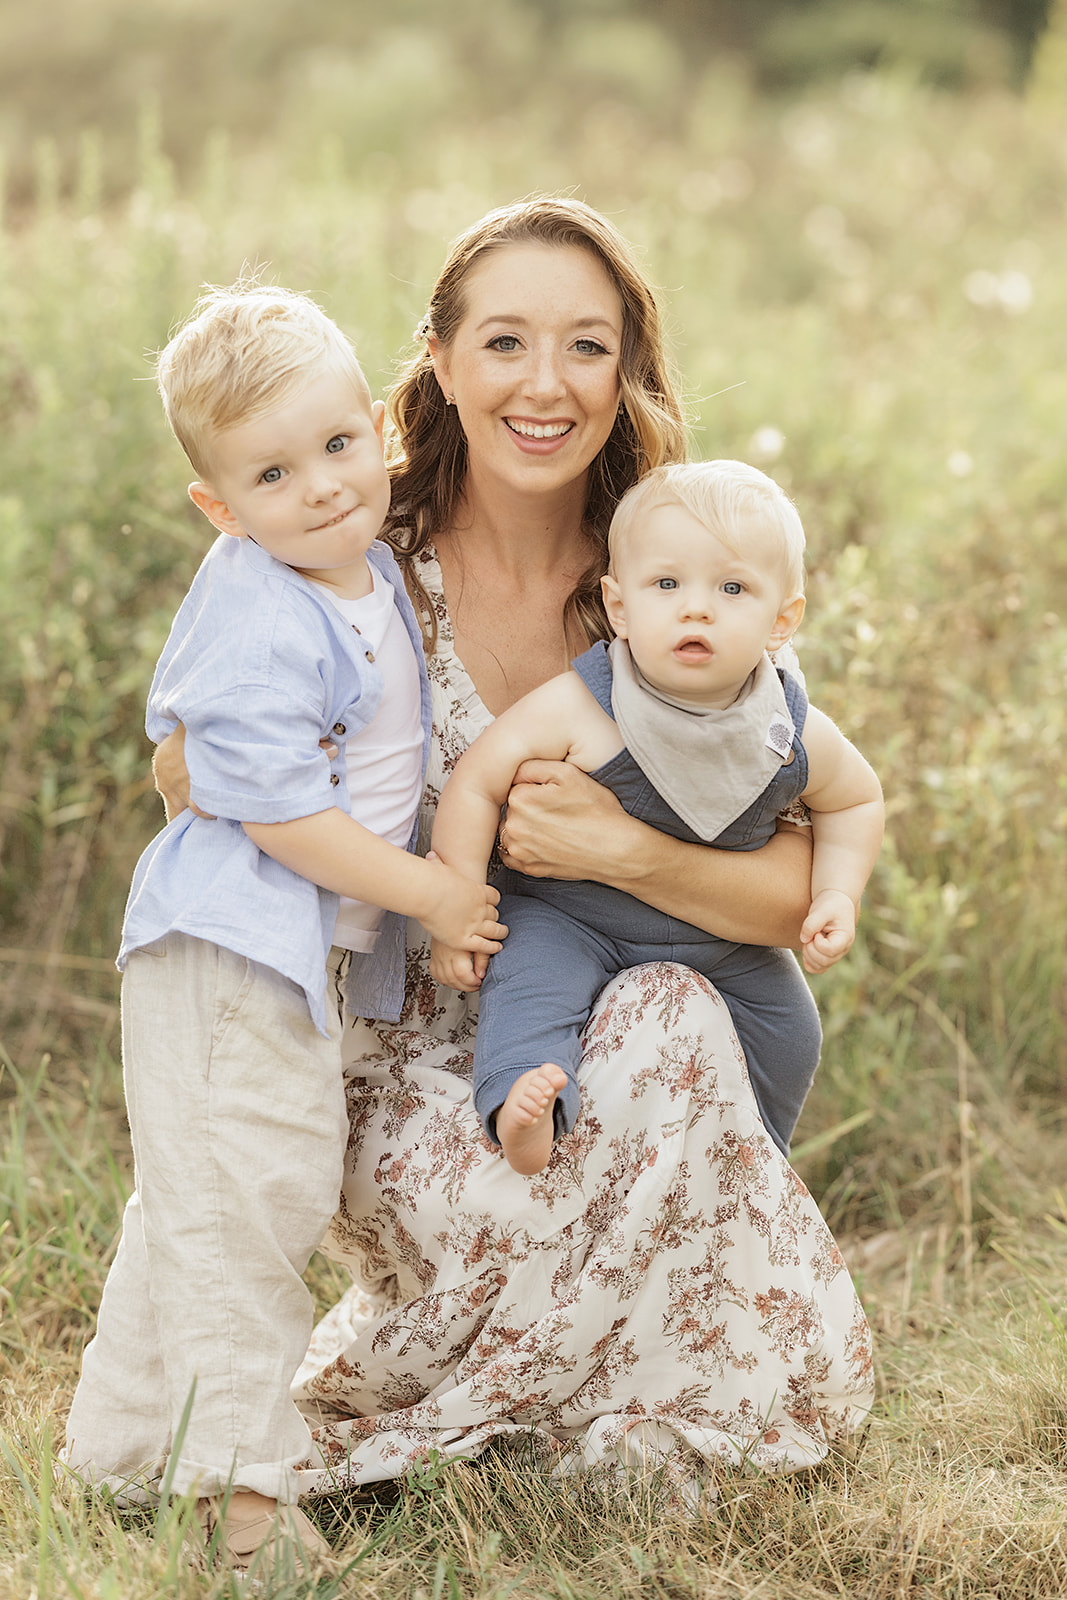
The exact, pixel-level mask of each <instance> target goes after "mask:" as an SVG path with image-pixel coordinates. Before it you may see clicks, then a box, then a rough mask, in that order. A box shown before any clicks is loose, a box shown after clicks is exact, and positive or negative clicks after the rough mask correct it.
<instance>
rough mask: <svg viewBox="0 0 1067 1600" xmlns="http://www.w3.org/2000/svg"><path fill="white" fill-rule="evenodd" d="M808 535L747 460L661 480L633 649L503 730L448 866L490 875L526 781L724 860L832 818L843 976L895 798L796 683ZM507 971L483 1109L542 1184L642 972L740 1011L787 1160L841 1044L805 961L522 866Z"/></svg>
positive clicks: (482, 1077) (474, 983)
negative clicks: (626, 986)
mask: <svg viewBox="0 0 1067 1600" xmlns="http://www.w3.org/2000/svg"><path fill="white" fill-rule="evenodd" d="M803 549H804V533H803V529H802V527H801V523H800V518H799V517H798V515H797V512H796V510H795V508H794V507H793V505H792V504H791V502H790V501H789V500H788V499H787V498H786V496H785V495H784V494H783V493H782V491H781V489H779V487H778V485H777V484H775V483H773V482H772V480H771V479H770V478H768V477H766V476H765V475H764V474H763V473H762V472H758V471H757V470H756V469H755V468H754V467H748V466H746V465H744V464H743V463H741V462H735V461H711V462H704V463H697V464H693V465H686V466H670V467H661V468H658V469H657V470H656V471H654V472H651V473H649V474H648V475H647V476H646V477H644V478H643V479H642V480H641V481H640V483H638V484H637V485H636V486H635V487H634V488H633V489H631V490H630V492H629V493H628V494H627V495H626V496H625V497H624V498H623V500H622V501H621V502H620V504H619V506H618V509H617V510H616V513H615V516H614V518H613V520H612V524H611V529H610V534H609V554H610V569H609V572H608V574H607V576H606V577H605V578H604V579H603V580H602V584H603V593H604V603H605V607H606V609H607V613H608V619H609V621H610V623H611V625H612V627H613V628H614V630H615V633H616V635H617V637H616V639H615V640H614V641H613V642H612V644H611V646H610V647H606V646H605V645H603V644H598V645H595V646H594V647H593V649H592V650H590V651H587V652H586V654H585V655H583V656H580V657H579V658H578V659H577V661H575V663H574V666H573V669H572V670H571V671H570V672H566V673H564V674H562V675H561V676H560V677H558V678H554V679H552V680H551V681H550V682H548V683H546V684H544V685H542V687H541V688H539V689H536V690H534V692H533V693H532V694H529V695H527V696H526V697H525V698H524V699H523V700H521V701H519V702H518V704H517V705H515V706H513V707H512V708H511V709H510V710H508V711H506V712H505V713H504V714H503V715H502V716H500V717H498V718H497V719H496V721H495V722H494V723H493V724H492V726H491V727H490V728H488V729H487V730H486V732H485V733H483V734H482V735H481V736H480V737H479V738H478V739H477V740H475V742H474V744H473V745H472V746H471V748H470V750H469V751H468V752H467V753H466V754H465V755H464V756H463V757H462V759H461V760H460V761H459V762H458V763H457V766H456V768H455V771H454V772H453V774H452V776H451V777H450V778H449V781H448V783H447V785H446V786H445V790H444V793H443V795H442V797H441V801H440V804H439V806H438V810H437V818H436V822H435V826H434V831H433V848H434V851H435V852H436V853H437V854H438V855H439V856H440V858H441V859H442V860H443V861H447V862H448V863H449V864H450V865H451V866H454V867H458V868H459V870H460V871H462V872H464V873H465V874H467V875H468V876H469V877H471V878H474V879H476V880H478V881H481V880H482V878H484V875H485V870H486V863H487V860H488V857H489V852H490V849H491V846H492V842H493V838H494V835H495V833H496V829H497V825H498V822H499V818H500V807H501V806H502V804H503V803H504V801H505V800H506V798H507V794H508V791H509V789H510V788H511V785H512V781H513V779H514V776H515V772H516V770H517V768H518V767H519V765H520V764H521V763H522V762H523V761H525V760H528V759H530V758H541V759H544V760H560V761H571V762H574V763H575V765H577V766H578V767H580V768H581V769H582V770H583V771H585V772H588V773H591V774H592V776H593V777H594V778H596V779H597V781H598V782H600V783H603V784H605V785H606V786H607V787H608V788H610V789H611V790H612V791H613V792H614V793H615V794H616V795H617V796H618V798H619V800H620V801H621V803H622V805H623V807H624V809H625V810H626V811H628V812H629V813H630V814H631V815H632V816H636V817H640V818H641V819H642V820H644V821H646V822H649V823H650V824H651V825H653V826H654V827H657V828H659V829H661V830H662V831H663V832H666V833H670V834H673V835H674V836H675V837H676V838H680V839H685V840H689V841H690V842H695V843H707V844H714V845H715V846H716V847H717V848H719V849H733V850H755V849H758V848H759V847H760V846H761V845H763V844H765V843H766V842H767V840H768V839H769V838H770V837H771V835H772V834H773V832H774V830H775V825H776V819H777V817H778V816H779V815H780V813H782V812H783V811H784V810H785V809H786V808H787V807H788V806H789V805H790V804H791V803H793V802H794V801H796V800H797V799H800V800H803V801H804V802H805V804H806V805H807V806H808V807H809V808H810V811H811V816H812V826H813V830H814V847H815V848H814V858H813V863H812V901H811V906H810V909H809V911H808V915H807V918H806V919H805V922H804V926H803V929H802V931H801V942H802V947H803V952H804V964H805V966H806V967H807V968H808V970H809V971H811V972H821V971H823V970H824V969H825V968H826V967H829V966H830V965H832V964H833V962H835V961H837V960H839V959H840V957H841V956H842V955H844V954H845V952H846V951H847V950H848V949H849V947H850V946H851V944H852V941H853V938H854V936H855V927H856V914H857V907H858V905H859V900H860V896H861V894H862V891H863V887H864V885H865V883H866V881H867V878H868V876H869V874H870V871H871V868H872V866H873V864H874V861H875V857H876V855H877V853H878V847H879V844H880V842H881V837H882V827H883V821H884V811H883V806H882V796H881V789H880V787H879V784H878V780H877V778H876V777H875V775H874V773H873V772H872V771H871V768H870V767H869V766H868V765H867V763H866V761H864V759H863V757H862V756H861V755H860V754H859V752H858V751H857V750H856V749H855V748H854V747H853V746H852V745H851V744H849V742H848V740H847V739H845V738H844V737H843V735H842V734H841V733H839V732H838V730H837V729H836V728H835V727H834V725H833V724H832V723H831V722H830V721H829V719H828V718H827V717H825V716H823V715H822V713H820V712H818V711H816V710H815V708H814V707H809V706H808V703H807V697H806V696H805V694H804V690H803V688H802V687H801V685H800V683H799V682H798V681H797V680H796V679H795V678H793V677H792V676H790V675H788V674H786V673H784V672H781V671H779V670H777V669H776V668H775V667H774V666H773V665H772V663H771V661H770V659H769V657H768V655H767V652H768V651H775V650H778V649H780V648H781V647H782V646H783V645H784V644H785V643H786V641H787V640H788V639H789V638H790V636H791V635H792V633H793V632H794V630H795V629H796V627H797V626H798V624H799V622H800V619H801V616H802V615H803V612H804V595H803ZM496 881H497V882H498V883H499V885H500V886H501V887H502V888H503V890H504V891H505V892H504V895H503V898H502V900H501V903H500V907H499V914H500V916H501V917H502V918H504V919H505V920H506V921H507V923H508V926H509V929H510V932H509V936H508V940H507V943H506V945H505V946H504V949H503V951H502V953H501V954H500V955H498V956H496V957H494V958H493V960H492V961H490V962H489V963H488V974H487V975H486V976H485V980H484V982H482V983H481V996H480V1001H479V1021H478V1032H477V1037H476V1044H475V1059H474V1096H475V1106H476V1109H477V1110H478V1113H479V1116H480V1117H481V1118H482V1122H483V1126H485V1128H486V1130H487V1132H488V1133H489V1134H490V1137H492V1138H495V1139H496V1140H497V1142H498V1143H499V1144H500V1145H502V1147H503V1150H504V1154H505V1156H506V1157H507V1159H508V1160H509V1162H510V1163H511V1165H512V1166H513V1167H514V1168H515V1169H516V1170H517V1171H519V1172H525V1173H532V1172H538V1171H540V1169H541V1168H542V1167H543V1166H544V1165H545V1163H546V1162H547V1160H548V1157H549V1154H550V1152H551V1148H552V1139H553V1134H554V1133H555V1134H556V1135H557V1136H558V1134H559V1133H561V1132H564V1131H569V1129H570V1128H571V1127H572V1125H573V1123H574V1119H575V1117H576V1115H577V1112H578V1103H579V1092H578V1084H577V1077H576V1072H577V1066H578V1062H579V1060H580V1038H581V1031H582V1028H583V1027H584V1025H585V1022H586V1020H587V1018H588V1015H589V1011H590V1008H591V1006H592V1004H593V1001H594V1000H595V998H596V995H597V994H598V992H599V991H600V989H601V988H602V987H603V986H604V984H605V983H606V982H607V981H608V980H609V979H610V978H612V977H614V976H615V974H616V973H617V972H619V971H620V970H622V969H623V968H625V967H631V966H637V965H639V964H640V963H642V962H647V961H657V960H658V961H665V960H669V961H679V962H682V963H684V964H685V965H687V966H690V967H693V968H695V969H696V970H697V971H699V972H702V973H704V974H705V975H706V976H707V977H708V978H710V979H711V981H712V982H713V983H714V984H715V985H716V987H717V988H718V990H719V992H720V994H721V995H722V998H723V1000H724V1001H725V1002H726V1004H727V1006H728V1007H729V1009H730V1013H731V1016H732V1018H733V1022H734V1027H735V1030H736V1032H737V1036H738V1039H739V1041H740V1043H741V1046H742V1048H743V1050H744V1052H745V1057H746V1061H747V1064H748V1071H749V1077H750V1079H751V1081H752V1086H753V1090H754V1093H755V1096H756V1101H757V1104H758V1105H759V1109H760V1114H761V1116H762V1118H763V1121H764V1123H765V1125H766V1127H767V1129H768V1131H769V1132H770V1134H771V1137H772V1138H773V1139H774V1140H775V1143H776V1144H777V1145H778V1146H779V1148H780V1149H781V1150H782V1151H783V1152H784V1153H785V1154H786V1155H788V1153H789V1139H790V1136H791V1134H792V1131H793V1128H794V1127H795V1125H796V1120H797V1117H798V1116H799V1114H800V1108H801V1106H802V1104H803V1100H804V1095H805V1094H806V1092H807V1089H808V1087H809V1085H810V1082H811V1078H812V1076H813V1075H814V1072H815V1068H816V1066H817V1065H818V1059H819V1047H820V1043H821V1033H820V1028H819V1021H818V1013H817V1011H816V1009H815V1005H814V1001H813V1000H812V998H811V994H810V991H809V990H808V987H807V985H806V984H805V982H804V980H803V977H802V976H801V973H800V970H799V967H798V966H797V963H796V960H795V958H794V957H793V956H792V954H791V953H790V952H789V951H785V950H774V949H766V948H762V947H757V946H754V945H744V944H734V943H731V942H729V941H727V940H724V939H719V938H716V937H715V936H714V935H712V934H708V933H705V932H704V931H703V930H701V929H700V928H697V927H694V926H692V925H690V924H688V923H685V922H681V921H678V920H677V919H676V918H674V917H669V916H667V915H665V914H664V913H662V912H660V911H657V910H656V909H655V908H653V907H651V906H647V905H644V904H643V903H642V902H641V901H639V900H636V899H634V898H633V897H632V896H630V895H627V894H624V893H622V892H621V891H620V890H618V889H615V888H612V887H610V886H607V885H603V884H596V883H563V882H557V881H552V880H548V879H540V878H528V877H524V876H523V875H522V874H521V873H517V872H506V873H504V874H503V875H502V876H501V878H499V879H497V880H496ZM485 967H486V963H485V961H484V959H482V958H480V957H477V956H475V957H474V958H472V957H471V956H469V955H467V954H465V953H464V952H462V951H458V950H454V949H453V950H449V949H447V948H445V947H444V946H443V944H442V943H440V942H435V944H434V947H433V971H434V976H435V977H436V978H437V979H438V981H440V982H444V983H448V984H450V985H452V986H453V987H455V988H459V989H464V990H470V989H475V988H478V987H479V983H480V981H481V975H482V974H483V973H484V972H485Z"/></svg>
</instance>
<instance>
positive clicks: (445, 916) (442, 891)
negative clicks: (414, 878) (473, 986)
mask: <svg viewBox="0 0 1067 1600" xmlns="http://www.w3.org/2000/svg"><path fill="white" fill-rule="evenodd" d="M425 867H426V871H427V872H428V873H432V874H433V877H432V878H431V880H430V890H429V893H428V895H427V897H426V901H425V904H424V906H423V909H422V911H421V912H420V915H419V921H420V922H421V923H422V925H423V927H424V928H425V929H426V931H427V933H429V934H430V935H431V937H432V938H434V939H437V940H438V941H439V942H440V943H441V944H443V945H451V946H452V947H453V948H454V949H455V950H466V951H473V952H476V953H477V954H479V955H483V956H495V955H496V953H497V951H498V950H499V949H500V941H501V939H506V938H507V934H508V930H507V928H505V927H504V925H503V923H502V922H498V921H497V916H496V907H497V905H498V904H499V902H500V895H499V893H498V892H497V890H496V889H491V888H490V887H489V885H488V884H487V883H475V882H474V881H473V880H472V879H471V878H465V877H464V876H463V874H462V873H460V872H457V871H456V870H455V868H454V867H446V866H445V864H444V862H443V861H440V860H437V859H434V860H430V859H429V858H427V860H426V862H425ZM446 981H447V980H446Z"/></svg>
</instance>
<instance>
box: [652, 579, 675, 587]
mask: <svg viewBox="0 0 1067 1600" xmlns="http://www.w3.org/2000/svg"><path fill="white" fill-rule="evenodd" d="M677 587H678V580H677V578H657V579H656V588H657V589H677Z"/></svg>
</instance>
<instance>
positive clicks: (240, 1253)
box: [123, 935, 347, 1500]
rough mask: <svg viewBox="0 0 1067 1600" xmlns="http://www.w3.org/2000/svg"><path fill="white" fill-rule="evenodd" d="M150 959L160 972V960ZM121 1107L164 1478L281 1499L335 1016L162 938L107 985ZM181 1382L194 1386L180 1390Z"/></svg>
mask: <svg viewBox="0 0 1067 1600" xmlns="http://www.w3.org/2000/svg"><path fill="white" fill-rule="evenodd" d="M164 965H165V970H161V966H164ZM123 1005H124V1013H125V1020H124V1050H125V1072H126V1094H127V1104H128V1106H129V1112H130V1127H131V1133H132V1136H133V1144H134V1157H135V1162H136V1168H137V1179H138V1184H139V1198H140V1208H141V1213H142V1217H143V1232H144V1243H145V1260H146V1264H147V1276H148V1287H149V1297H150V1301H151V1307H152V1313H153V1316H154V1319H155V1324H156V1328H157V1331H158V1340H159V1349H160V1352H161V1359H162V1366H163V1370H164V1372H165V1375H166V1405H167V1411H168V1416H169V1419H170V1431H171V1433H172V1434H174V1433H176V1431H177V1427H178V1423H179V1420H180V1418H181V1416H182V1413H183V1410H184V1408H185V1406H186V1402H187V1400H188V1399H189V1396H190V1394H193V1396H194V1398H193V1402H192V1408H191V1413H190V1415H189V1418H188V1425H187V1429H186V1432H185V1436H184V1440H183V1443H182V1445H181V1447H180V1455H179V1459H178V1460H177V1462H176V1463H175V1464H174V1472H173V1476H172V1484H173V1487H174V1489H175V1491H176V1492H178V1493H182V1492H184V1491H186V1490H188V1489H191V1488H194V1487H195V1488H196V1489H197V1490H198V1491H199V1492H200V1493H201V1494H209V1493H213V1492H215V1491H218V1490H222V1489H223V1488H225V1486H226V1485H227V1484H228V1483H232V1484H233V1485H234V1486H235V1487H237V1488H242V1489H254V1490H257V1491H258V1492H259V1493H261V1494H265V1495H270V1496H273V1497H276V1498H278V1499H282V1500H287V1499H291V1498H294V1497H295V1492H296V1482H297V1480H296V1477H295V1474H294V1473H293V1470H292V1469H293V1467H294V1465H295V1464H296V1463H297V1462H298V1461H300V1460H301V1459H303V1458H304V1457H306V1456H307V1455H308V1454H309V1453H310V1452H311V1439H310V1435H309V1433H308V1429H307V1426H306V1424H305V1422H304V1420H303V1418H302V1417H301V1416H300V1414H299V1413H298V1412H297V1410H296V1407H295V1406H294V1405H293V1403H292V1401H291V1400H290V1399H289V1392H288V1391H289V1385H290V1382H291V1380H292V1377H293V1375H294V1373H295V1372H296V1369H297V1367H298V1366H299V1364H300V1361H301V1359H302V1357H303V1355H304V1351H305V1348H306V1346H307V1341H308V1336H309V1334H310V1331H311V1321H312V1315H311V1309H312V1308H311V1298H310V1295H309V1294H308V1291H307V1289H306V1288H305V1286H304V1284H303V1283H302V1281H301V1274H302V1273H303V1271H304V1269H305V1268H306V1266H307V1263H308V1260H309V1259H310V1256H311V1252H312V1251H313V1250H314V1248H315V1246H316V1245H317V1244H318V1242H319V1240H320V1239H321V1237H322V1234H323V1233H324V1232H325V1229H326V1227H327V1225H328V1223H329V1220H330V1218H331V1216H332V1214H333V1211H334V1207H335V1205H336V1199H337V1194H338V1191H339V1186H340V1182H341V1173H342V1164H343V1158H344V1149H345V1144H346V1139H347V1119H346V1116H345V1110H344V1096H343V1090H342V1083H341V1070H340V1053H339V1043H338V1040H339V1025H338V1023H337V1021H336V1018H335V1016H334V1015H333V1013H332V1010H331V1014H330V1017H331V1037H330V1038H329V1039H324V1038H323V1037H322V1036H321V1035H320V1034H318V1033H317V1032H316V1030H315V1029H314V1027H313V1025H312V1023H311V1021H310V1018H309V1016H308V1009H307V1001H306V999H305V997H304V994H303V991H302V990H301V989H300V988H299V987H298V986H297V985H295V984H293V983H291V982H289V981H288V980H287V979H285V978H282V977H281V976H280V975H279V974H277V973H275V972H273V971H272V970H271V969H269V968H267V967H263V966H260V965H258V964H257V963H255V962H252V961H248V960H245V959H244V958H243V957H239V956H236V955H233V954H232V953H231V952H229V951H226V950H222V949H220V948H218V947H217V946H215V945H211V944H207V943H205V942H203V941H201V940H197V939H190V938H187V937H186V936H184V935H171V936H169V937H168V939H167V941H166V955H165V958H164V963H161V961H160V958H159V957H158V956H157V955H151V954H149V955H144V956H140V955H135V956H133V957H131V959H130V962H129V964H128V967H127V972H126V978H125V981H124V985H123ZM194 1385H195V1391H194Z"/></svg>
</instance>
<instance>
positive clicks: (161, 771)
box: [152, 722, 214, 822]
mask: <svg viewBox="0 0 1067 1600" xmlns="http://www.w3.org/2000/svg"><path fill="white" fill-rule="evenodd" d="M152 777H153V778H154V779H155V784H156V788H157V789H158V791H159V793H160V795H161V796H162V798H163V809H164V811H165V812H166V813H167V821H168V822H173V821H174V818H175V817H177V816H180V814H181V813H182V812H183V811H185V810H186V808H188V809H189V810H190V811H193V812H195V813H196V815H197V816H198V817H206V816H207V815H208V813H207V812H206V811H201V810H200V808H199V806H194V805H193V803H192V801H191V800H190V799H189V768H188V767H187V766H186V765H185V724H184V722H179V723H178V726H177V727H176V728H175V730H174V732H173V733H168V734H167V737H166V738H165V739H162V740H161V741H160V742H159V744H157V745H156V753H155V755H154V756H153V757H152ZM211 820H212V821H214V818H212V819H211Z"/></svg>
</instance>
